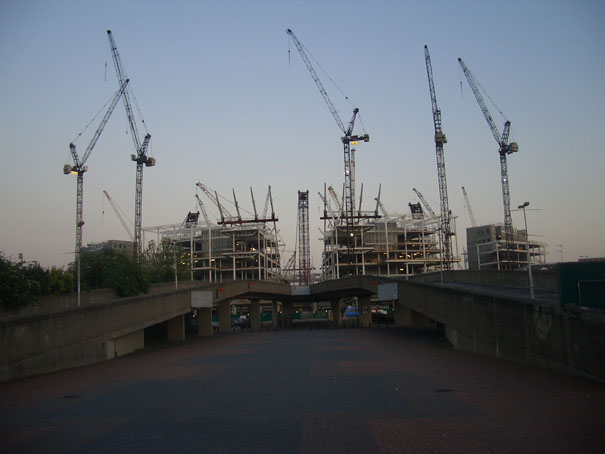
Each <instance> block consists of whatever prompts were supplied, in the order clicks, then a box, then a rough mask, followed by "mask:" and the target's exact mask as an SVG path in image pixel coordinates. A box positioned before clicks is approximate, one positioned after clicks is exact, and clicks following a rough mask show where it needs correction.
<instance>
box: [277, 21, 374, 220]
mask: <svg viewBox="0 0 605 454" xmlns="http://www.w3.org/2000/svg"><path fill="white" fill-rule="evenodd" d="M286 32H287V33H288V35H290V37H291V38H292V41H293V42H294V45H295V46H296V48H297V49H298V52H299V53H300V56H301V58H302V60H303V62H304V63H305V65H306V66H307V69H308V70H309V73H310V74H311V77H312V78H313V81H314V82H315V85H317V88H318V89H319V92H320V93H321V96H322V97H323V99H324V101H325V103H326V105H327V106H328V109H329V110H330V113H331V114H332V116H333V117H334V120H335V121H336V124H337V125H338V127H339V128H340V130H341V131H342V133H343V134H344V136H342V137H341V141H342V144H343V148H344V167H345V197H344V215H345V220H346V223H347V226H351V225H353V220H354V216H355V177H354V175H353V174H354V168H355V164H354V157H352V156H351V144H355V143H357V142H360V141H363V142H369V141H370V136H369V135H368V134H363V135H353V128H354V126H355V119H356V118H357V114H358V113H359V109H358V108H354V109H353V117H352V118H351V121H349V124H348V125H347V126H346V127H345V125H344V123H343V122H342V120H341V119H340V115H338V112H337V111H336V108H335V107H334V104H333V103H332V101H331V100H330V97H329V96H328V93H327V92H326V89H325V88H324V86H323V84H322V83H321V80H320V79H319V76H318V75H317V73H316V72H315V69H314V68H313V65H312V64H311V61H310V60H309V57H308V56H307V52H306V51H305V48H304V46H303V45H302V44H301V43H300V41H299V40H298V38H297V37H296V35H295V34H294V32H293V31H292V30H291V29H287V30H286Z"/></svg>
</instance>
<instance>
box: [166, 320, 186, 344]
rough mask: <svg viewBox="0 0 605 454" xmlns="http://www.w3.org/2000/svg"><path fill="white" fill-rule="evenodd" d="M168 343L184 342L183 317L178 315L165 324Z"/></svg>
mask: <svg viewBox="0 0 605 454" xmlns="http://www.w3.org/2000/svg"><path fill="white" fill-rule="evenodd" d="M167 325H168V326H167V330H166V332H167V336H166V338H167V340H168V342H183V341H184V340H185V316H184V315H178V316H176V317H174V318H171V319H170V320H168V322H167Z"/></svg>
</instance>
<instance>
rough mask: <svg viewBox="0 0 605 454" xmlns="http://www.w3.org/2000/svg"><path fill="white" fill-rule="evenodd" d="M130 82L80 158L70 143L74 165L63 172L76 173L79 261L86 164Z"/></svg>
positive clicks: (116, 94) (68, 166)
mask: <svg viewBox="0 0 605 454" xmlns="http://www.w3.org/2000/svg"><path fill="white" fill-rule="evenodd" d="M127 84H128V79H126V80H125V81H124V82H123V83H122V84H121V86H120V89H119V90H118V91H117V92H116V93H115V94H114V95H113V96H112V98H111V101H110V103H109V107H108V109H107V111H106V112H105V115H104V116H103V119H102V120H101V123H100V124H99V127H98V128H97V130H96V131H95V133H94V135H93V137H92V139H91V141H90V143H89V144H88V147H86V151H85V152H84V154H83V155H82V157H81V158H80V157H79V156H78V152H77V150H76V146H75V145H74V144H73V142H72V143H70V144H69V151H70V152H71V157H72V159H73V165H70V164H65V165H64V166H63V173H64V174H65V175H69V174H72V175H76V176H77V178H76V184H77V186H76V251H75V252H76V261H79V257H80V249H81V248H82V226H83V225H84V220H83V218H82V216H83V206H84V173H85V172H86V171H87V170H88V166H86V165H84V164H85V163H86V161H87V160H88V158H89V157H90V153H92V150H93V148H94V147H95V145H96V144H97V141H98V140H99V137H100V136H101V133H102V132H103V129H104V128H105V125H106V124H107V122H108V121H109V117H110V116H111V114H112V113H113V110H114V109H115V107H116V104H117V103H118V101H119V99H120V96H122V95H124V94H125V89H126V85H127Z"/></svg>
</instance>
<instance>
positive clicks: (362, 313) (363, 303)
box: [357, 295, 372, 328]
mask: <svg viewBox="0 0 605 454" xmlns="http://www.w3.org/2000/svg"><path fill="white" fill-rule="evenodd" d="M357 301H358V306H359V307H358V310H359V326H360V327H361V328H371V327H372V304H371V301H370V295H367V296H358V297H357Z"/></svg>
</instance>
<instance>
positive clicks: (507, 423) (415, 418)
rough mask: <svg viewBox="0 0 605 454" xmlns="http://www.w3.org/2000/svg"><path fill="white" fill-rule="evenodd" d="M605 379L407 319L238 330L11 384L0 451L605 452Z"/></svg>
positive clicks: (4, 401) (3, 391)
mask: <svg viewBox="0 0 605 454" xmlns="http://www.w3.org/2000/svg"><path fill="white" fill-rule="evenodd" d="M604 423H605V385H601V384H595V383H592V382H588V381H584V380H580V379H575V378H569V377H564V376H560V375H554V374H551V373H549V372H545V371H541V370H536V369H529V368H525V367H520V366H515V365H511V364H508V363H504V362H498V361H496V360H492V359H489V358H483V357H480V356H475V355H469V354H465V353H461V352H456V351H453V350H452V349H451V348H450V347H449V345H448V344H447V343H446V342H445V341H444V340H442V339H439V338H436V337H434V336H432V335H427V334H421V333H417V332H412V331H408V330H403V329H395V328H388V329H387V328H383V329H373V330H367V329H366V330H361V329H347V330H339V331H335V330H312V331H289V332H265V333H249V332H245V333H241V334H240V333H236V334H229V335H219V336H215V337H213V338H211V339H191V340H189V341H187V343H185V344H180V345H173V346H164V347H156V348H153V349H148V350H145V351H142V352H139V353H135V354H133V355H129V356H126V357H122V358H119V359H116V360H114V361H110V362H107V363H103V364H98V365H95V366H90V367H84V368H79V369H73V370H69V371H64V372H59V373H54V374H49V375H46V376H41V377H34V378H30V379H26V380H20V381H16V382H11V383H6V384H2V385H0V452H6V453H27V452H49V453H53V452H57V453H59V452H61V453H67V452H74V453H97V452H98V453H109V452H171V453H172V452H186V453H188V452H238V453H245V452H263V453H270V452H276V453H282V452H283V453H290V452H292V453H294V452H299V453H322V452H324V453H338V452H342V453H357V452H377V453H395V452H396V453H418V452H443V453H462V452H464V453H475V452H481V453H489V452H502V453H513V452H581V453H590V452H605V424H604Z"/></svg>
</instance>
